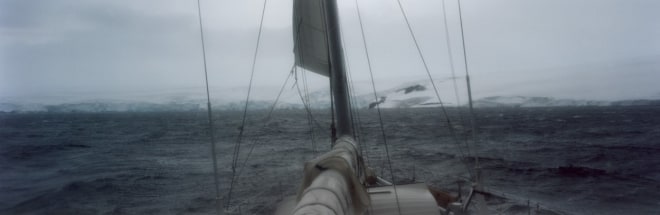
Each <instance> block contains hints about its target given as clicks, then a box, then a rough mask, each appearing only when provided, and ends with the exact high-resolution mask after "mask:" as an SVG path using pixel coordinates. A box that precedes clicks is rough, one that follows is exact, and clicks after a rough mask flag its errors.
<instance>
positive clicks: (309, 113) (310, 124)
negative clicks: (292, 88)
mask: <svg viewBox="0 0 660 215" xmlns="http://www.w3.org/2000/svg"><path fill="white" fill-rule="evenodd" d="M301 76H302V79H303V89H304V90H305V99H306V100H307V105H306V106H305V109H307V126H308V127H309V137H310V140H311V143H312V150H313V152H314V157H316V154H317V152H316V140H315V137H314V125H313V124H314V122H313V121H312V120H313V117H312V111H311V105H312V104H311V102H310V99H309V87H308V83H307V73H305V72H303V73H301ZM296 86H298V82H297V81H296ZM298 90H300V88H298ZM298 93H300V91H298ZM304 103H305V102H304V101H303V104H304Z"/></svg>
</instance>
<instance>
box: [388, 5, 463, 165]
mask: <svg viewBox="0 0 660 215" xmlns="http://www.w3.org/2000/svg"><path fill="white" fill-rule="evenodd" d="M397 3H398V4H399V9H400V10H401V14H402V15H403V18H404V20H405V21H406V26H408V31H409V32H410V36H411V37H412V39H413V42H414V43H415V48H416V49H417V53H418V54H419V57H420V59H421V60H422V64H423V65H424V70H425V71H426V74H427V75H428V77H429V79H430V81H431V85H432V86H433V90H434V92H435V96H436V98H437V99H438V102H440V109H441V110H442V113H443V114H444V115H445V119H446V122H447V127H449V132H450V135H451V136H452V137H453V139H454V141H455V142H456V143H457V144H458V145H459V146H460V142H459V141H458V137H457V136H456V132H455V131H454V126H453V125H452V123H451V119H450V118H449V114H447V109H446V108H445V105H444V103H443V102H442V99H440V93H439V92H438V88H437V87H436V85H435V81H433V76H432V75H431V72H430V70H429V67H428V65H427V64H426V59H424V55H423V54H422V50H421V49H420V48H419V43H418V42H417V38H416V37H415V34H414V32H413V30H412V26H410V22H409V21H408V16H407V15H406V12H405V11H404V10H403V5H401V0H397ZM458 149H459V152H460V153H461V156H463V158H465V157H466V156H465V153H464V152H463V149H461V147H458ZM468 154H469V148H468ZM461 161H462V162H463V164H464V165H465V168H466V169H467V171H468V174H470V175H473V174H472V172H471V171H470V168H469V167H468V165H467V163H466V162H465V160H464V159H461Z"/></svg>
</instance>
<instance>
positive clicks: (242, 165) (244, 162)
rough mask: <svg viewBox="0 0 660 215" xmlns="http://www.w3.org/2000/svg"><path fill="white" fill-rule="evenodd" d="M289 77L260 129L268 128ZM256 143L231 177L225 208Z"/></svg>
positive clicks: (288, 77) (254, 141)
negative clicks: (236, 172)
mask: <svg viewBox="0 0 660 215" xmlns="http://www.w3.org/2000/svg"><path fill="white" fill-rule="evenodd" d="M291 76H293V72H290V73H289V74H288V75H287V77H286V80H285V81H284V84H282V87H281V88H280V92H279V93H278V94H277V97H276V98H275V101H274V102H273V104H272V105H271V107H270V110H269V111H268V115H266V118H265V119H264V120H263V121H264V123H263V125H262V128H261V129H264V128H265V127H266V126H268V122H270V120H271V118H272V115H273V112H274V111H275V107H276V106H277V103H278V102H279V100H280V97H281V96H282V92H284V88H286V84H287V83H289V79H291ZM257 143H259V139H258V137H255V139H254V140H253V141H252V145H251V146H250V150H249V151H248V153H247V155H246V157H245V160H243V163H242V164H241V166H240V168H239V170H238V174H236V176H235V177H232V181H231V183H230V185H229V192H228V193H227V195H228V197H227V207H229V203H231V194H232V191H233V188H234V183H235V181H236V180H235V179H238V178H240V177H241V174H242V173H243V170H245V165H246V164H247V162H248V160H249V159H250V156H251V155H252V152H253V151H254V148H255V146H256V145H258V144H257Z"/></svg>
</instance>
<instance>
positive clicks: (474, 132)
mask: <svg viewBox="0 0 660 215" xmlns="http://www.w3.org/2000/svg"><path fill="white" fill-rule="evenodd" d="M457 1H458V18H459V22H460V24H461V42H462V44H463V62H464V63H465V81H466V82H467V88H468V101H469V106H470V122H471V123H470V124H472V142H473V144H476V142H477V130H476V129H477V124H476V120H475V117H474V108H473V105H472V88H471V87H470V73H469V72H468V62H467V49H466V48H465V32H464V31H463V12H462V10H461V0H457ZM474 163H475V164H474V165H475V168H476V169H479V168H480V167H479V156H477V155H475V156H474ZM477 177H479V176H478V175H477ZM477 179H478V178H477Z"/></svg>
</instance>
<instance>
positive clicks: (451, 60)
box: [442, 0, 471, 155]
mask: <svg viewBox="0 0 660 215" xmlns="http://www.w3.org/2000/svg"><path fill="white" fill-rule="evenodd" d="M442 17H443V21H444V30H445V41H446V42H447V43H446V44H447V56H448V58H449V68H450V70H451V75H452V85H453V86H454V96H456V105H460V104H461V100H460V96H459V94H458V84H457V82H456V68H455V66H454V55H453V51H452V48H451V47H452V46H451V38H450V37H449V24H448V20H447V6H446V0H442ZM457 112H458V117H459V119H460V121H461V124H462V125H463V128H465V125H466V124H467V123H465V118H464V117H463V109H462V108H460V107H458V109H457ZM462 136H463V140H464V141H463V142H464V143H465V147H466V149H467V151H468V155H470V154H471V153H470V144H469V142H468V135H467V134H466V132H463V135H462Z"/></svg>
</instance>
